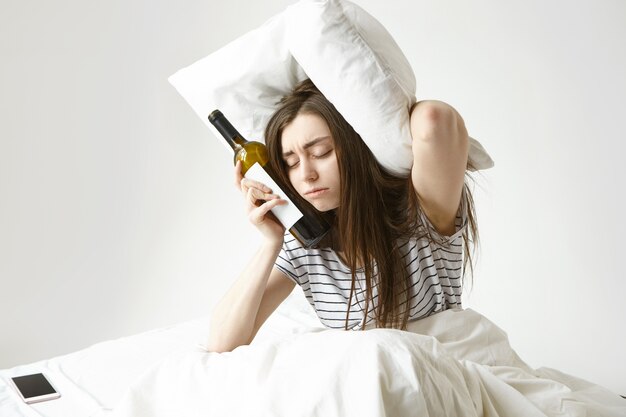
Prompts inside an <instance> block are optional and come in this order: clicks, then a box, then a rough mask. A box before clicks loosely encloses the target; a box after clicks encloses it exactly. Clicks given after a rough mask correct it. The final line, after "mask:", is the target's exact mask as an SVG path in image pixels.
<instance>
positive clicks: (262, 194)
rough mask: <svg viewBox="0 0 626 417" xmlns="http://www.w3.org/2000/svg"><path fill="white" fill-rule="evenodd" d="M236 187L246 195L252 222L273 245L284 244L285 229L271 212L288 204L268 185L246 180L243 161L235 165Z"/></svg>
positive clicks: (246, 204)
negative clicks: (281, 205) (242, 165)
mask: <svg viewBox="0 0 626 417" xmlns="http://www.w3.org/2000/svg"><path fill="white" fill-rule="evenodd" d="M235 186H236V187H237V188H238V189H239V190H241V192H242V193H243V195H244V200H245V206H246V211H247V213H248V218H249V219H250V222H251V223H252V224H253V225H254V226H256V228H257V229H259V231H260V232H261V233H262V234H263V236H265V238H266V239H268V240H269V241H270V242H272V243H281V244H282V242H283V237H284V234H285V227H284V226H283V225H282V223H281V222H280V221H279V220H278V219H277V218H276V216H274V214H273V213H272V212H271V211H270V210H271V209H273V208H274V207H276V206H278V205H280V204H288V203H287V201H286V200H283V199H282V198H280V197H279V196H278V195H276V194H272V190H271V189H270V188H269V187H267V186H266V185H264V184H262V183H260V182H258V181H255V180H252V179H250V178H244V177H243V175H242V174H241V161H239V160H238V161H237V163H236V164H235Z"/></svg>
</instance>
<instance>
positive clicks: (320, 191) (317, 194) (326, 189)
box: [306, 188, 328, 197]
mask: <svg viewBox="0 0 626 417" xmlns="http://www.w3.org/2000/svg"><path fill="white" fill-rule="evenodd" d="M326 191H328V188H322V189H321V190H317V191H314V192H312V193H306V196H307V197H318V196H320V195H322V194H324V193H325V192H326Z"/></svg>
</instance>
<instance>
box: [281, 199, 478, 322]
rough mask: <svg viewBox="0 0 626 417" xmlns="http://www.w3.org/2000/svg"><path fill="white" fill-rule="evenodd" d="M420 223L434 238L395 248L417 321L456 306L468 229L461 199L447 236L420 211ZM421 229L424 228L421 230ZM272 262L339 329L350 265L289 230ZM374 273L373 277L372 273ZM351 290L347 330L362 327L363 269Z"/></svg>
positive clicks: (347, 294) (370, 318)
mask: <svg viewBox="0 0 626 417" xmlns="http://www.w3.org/2000/svg"><path fill="white" fill-rule="evenodd" d="M421 219H422V225H423V226H425V227H428V228H429V229H430V232H431V234H432V236H433V238H434V239H435V242H434V243H432V244H429V242H428V240H427V239H426V238H422V239H415V238H412V239H410V240H408V241H405V242H404V243H403V244H402V245H401V246H400V252H401V253H402V257H403V259H404V260H405V263H406V268H407V271H408V272H409V279H410V288H409V294H410V296H409V300H408V302H409V305H410V315H409V320H418V319H421V318H424V317H427V316H429V315H431V314H434V313H436V312H439V311H443V310H446V309H448V308H461V307H462V306H461V294H462V285H461V274H462V264H463V237H462V234H463V231H464V230H465V228H466V227H467V207H466V203H465V198H462V199H461V205H460V207H459V211H458V213H457V216H456V221H455V224H456V231H455V233H454V234H453V235H452V236H450V237H444V236H441V235H440V234H439V233H438V232H437V231H436V230H435V228H434V226H433V225H432V223H431V222H430V221H429V220H428V218H427V217H426V216H425V215H422V217H421ZM422 230H423V229H422ZM275 266H276V267H277V268H278V269H279V270H280V271H282V272H283V273H284V274H285V275H286V276H287V277H288V278H290V279H291V280H293V281H294V282H295V283H296V284H298V285H300V286H301V287H302V290H303V291H304V295H305V296H306V298H307V300H308V301H309V303H310V304H311V306H312V307H313V309H314V310H315V312H316V313H317V315H318V317H319V318H320V321H321V322H322V324H324V325H325V326H326V327H328V328H332V329H343V328H344V323H345V318H346V312H347V309H348V300H349V298H350V286H351V281H352V279H351V276H350V270H349V268H348V267H347V266H346V265H344V264H343V263H342V262H341V261H340V259H339V257H338V255H337V254H336V253H335V252H334V251H333V250H331V249H304V248H303V247H302V246H301V245H300V243H299V242H298V241H297V240H296V239H295V238H294V237H293V236H291V234H290V233H289V232H286V233H285V240H284V242H283V247H282V249H281V252H280V254H279V256H278V258H277V259H276V262H275ZM375 276H376V275H375ZM356 278H357V281H356V282H355V294H354V296H353V297H352V303H351V305H350V321H349V328H350V329H352V330H359V329H360V328H361V327H362V326H363V318H364V311H363V310H364V308H365V277H364V273H363V272H362V270H358V271H357V274H356ZM372 296H373V303H374V305H373V306H372V305H371V304H372V302H371V301H370V306H369V309H368V310H369V314H368V320H367V323H366V325H367V324H370V323H373V322H374V311H375V308H376V306H377V305H378V291H377V285H374V287H373V288H372Z"/></svg>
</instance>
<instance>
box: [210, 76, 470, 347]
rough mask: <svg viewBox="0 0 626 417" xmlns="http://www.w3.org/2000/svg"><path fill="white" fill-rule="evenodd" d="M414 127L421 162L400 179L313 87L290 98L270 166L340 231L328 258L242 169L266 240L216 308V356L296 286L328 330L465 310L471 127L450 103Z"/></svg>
mask: <svg viewBox="0 0 626 417" xmlns="http://www.w3.org/2000/svg"><path fill="white" fill-rule="evenodd" d="M410 123H411V135H412V137H413V144H412V150H413V157H414V162H413V166H412V169H411V173H410V175H409V176H407V177H399V176H397V175H393V174H391V173H390V172H388V171H387V170H385V169H384V168H383V167H382V166H381V165H380V164H379V163H378V162H377V161H376V159H375V157H374V155H373V154H372V153H371V151H370V150H369V148H368V147H367V145H366V144H365V143H364V142H363V140H362V139H361V138H360V136H359V135H358V134H357V133H356V132H355V131H354V129H353V128H352V127H351V126H350V125H349V124H348V123H347V122H346V120H345V119H344V118H343V117H342V116H341V114H340V113H339V112H338V111H337V110H336V109H335V107H334V106H333V105H332V104H331V103H330V102H329V101H328V100H327V99H326V98H325V97H324V96H323V94H321V93H320V91H319V90H318V89H317V88H316V87H315V85H314V84H313V83H312V82H311V81H310V80H305V81H303V82H302V83H300V84H299V85H298V86H297V87H296V88H295V89H294V91H293V92H292V93H291V94H289V95H287V96H286V97H284V98H283V99H282V100H281V101H280V105H279V108H278V110H277V111H276V113H275V114H274V115H273V117H272V118H271V120H270V121H269V123H268V125H267V128H266V130H265V143H266V145H267V147H268V151H269V153H270V164H271V165H272V168H273V169H274V171H275V172H277V173H278V175H279V176H280V177H281V180H282V182H283V183H284V184H287V186H288V187H291V190H292V191H293V192H294V195H297V196H298V198H300V199H301V202H303V203H304V204H312V205H313V206H314V207H315V208H316V209H317V210H319V211H320V212H325V213H327V214H328V216H329V218H330V219H331V223H332V228H331V231H330V232H329V233H328V234H327V235H326V236H325V238H324V239H323V240H322V241H321V242H320V244H319V245H318V247H317V249H305V248H303V247H302V246H301V245H300V244H299V242H298V241H297V240H296V239H295V238H293V237H292V236H291V235H290V234H289V233H288V232H287V233H286V232H285V228H284V227H283V226H282V225H281V224H280V223H279V222H278V221H277V220H276V218H275V217H274V216H273V214H272V213H271V212H270V210H271V209H272V208H273V207H275V206H276V205H279V204H286V201H284V200H282V199H280V198H279V197H278V196H277V195H275V194H273V193H272V190H270V189H269V188H268V187H267V186H265V185H264V184H261V183H259V182H256V181H254V180H250V179H246V178H243V177H242V175H241V167H240V164H239V163H238V164H237V165H236V167H235V185H236V186H237V187H238V188H239V189H241V191H242V193H243V194H244V199H245V204H246V208H247V212H248V214H249V219H250V221H251V222H252V224H254V225H255V226H256V227H257V228H258V230H259V231H260V232H261V233H262V234H263V236H264V237H265V240H264V243H263V245H262V247H261V248H260V249H259V251H258V252H257V253H256V255H255V256H254V257H253V259H252V260H251V262H250V263H249V264H248V266H247V268H246V269H245V270H244V271H243V272H242V274H241V276H240V278H239V279H238V280H237V281H236V282H235V284H234V285H233V287H232V288H231V289H230V290H229V292H228V293H227V294H226V295H225V297H224V298H223V299H222V300H221V301H220V303H219V304H218V305H217V307H216V309H215V310H214V312H213V314H212V320H211V329H210V337H209V343H208V345H207V348H208V350H209V351H216V352H224V351H230V350H232V349H234V348H235V347H237V346H240V345H242V344H249V343H250V342H251V341H252V340H253V339H254V337H255V335H256V333H257V331H258V330H259V328H260V327H261V326H262V325H263V323H264V322H265V320H266V319H267V318H268V317H269V316H270V315H271V314H272V312H273V311H274V310H275V309H276V308H277V307H278V306H279V305H280V303H281V302H282V301H283V300H284V299H285V298H286V297H287V296H288V295H289V294H290V293H291V291H292V290H293V288H294V286H295V285H296V284H298V285H301V286H302V289H303V291H304V293H305V295H306V297H307V299H308V301H309V302H310V303H311V305H312V306H313V308H314V310H315V311H316V313H317V315H318V316H319V318H320V321H321V322H322V323H323V324H324V325H325V326H327V327H329V328H337V329H340V328H341V329H346V330H349V329H352V330H362V329H365V328H372V327H392V328H399V329H406V324H407V322H408V321H411V320H418V319H420V318H423V317H426V316H428V315H430V314H434V313H437V312H439V311H443V310H446V309H448V308H461V294H462V287H463V279H464V277H465V265H466V264H467V263H468V261H469V265H470V268H471V269H472V274H473V266H472V262H471V255H470V250H469V243H470V242H471V243H472V244H473V246H474V248H475V247H476V245H477V244H478V230H477V226H476V221H475V217H476V216H475V211H474V203H473V199H472V195H471V192H470V190H469V187H468V185H467V184H466V182H465V176H466V175H467V174H468V173H467V171H466V169H469V168H473V167H471V164H470V162H469V161H468V152H469V139H468V134H467V130H466V129H465V125H464V123H463V119H462V118H461V116H460V115H459V114H458V113H457V112H456V111H455V110H454V109H453V108H452V107H451V106H449V105H447V104H446V103H443V102H440V101H420V102H418V103H416V104H415V105H414V106H413V107H412V108H411V109H410ZM464 254H465V257H464V256H463V255H464ZM365 312H367V314H365Z"/></svg>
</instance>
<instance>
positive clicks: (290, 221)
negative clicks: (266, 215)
mask: <svg viewBox="0 0 626 417" xmlns="http://www.w3.org/2000/svg"><path fill="white" fill-rule="evenodd" d="M244 177H246V178H250V179H253V180H255V181H258V182H260V183H262V184H265V185H267V186H268V187H270V188H271V189H272V192H273V193H274V194H276V195H278V196H279V197H280V198H282V199H283V200H286V201H287V202H288V203H289V204H286V205H285V204H283V205H279V206H276V207H274V208H273V209H272V210H271V211H272V213H274V216H276V217H277V218H278V220H280V222H281V223H282V224H283V226H285V228H286V229H287V230H289V229H291V227H292V226H293V225H294V224H295V223H296V222H297V221H298V220H300V219H301V218H302V217H304V215H303V214H302V212H301V211H300V210H298V208H297V207H296V205H295V204H293V201H291V200H290V199H289V197H287V195H286V194H285V193H284V192H283V190H281V189H280V187H279V186H278V184H276V183H275V182H274V180H273V179H272V177H270V176H269V174H268V173H267V172H266V171H265V170H264V169H263V167H262V166H261V165H259V163H258V162H255V163H254V165H252V166H251V167H250V168H249V169H248V170H247V171H246V174H245V175H244Z"/></svg>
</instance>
